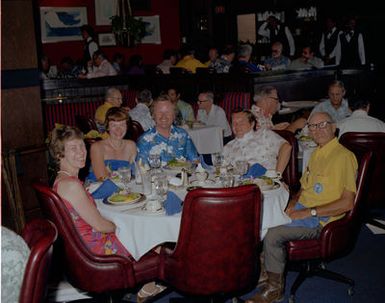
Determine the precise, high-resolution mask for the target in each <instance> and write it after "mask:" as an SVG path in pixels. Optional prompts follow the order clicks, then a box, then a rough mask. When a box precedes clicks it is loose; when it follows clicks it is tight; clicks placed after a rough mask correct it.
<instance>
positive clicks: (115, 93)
mask: <svg viewBox="0 0 385 303" xmlns="http://www.w3.org/2000/svg"><path fill="white" fill-rule="evenodd" d="M122 100H123V99H122V94H121V93H120V90H118V89H117V88H115V87H110V88H109V89H107V91H106V95H105V101H104V103H103V104H102V105H100V106H99V107H98V108H97V109H96V112H95V122H96V125H97V127H98V129H99V131H101V132H104V130H105V127H104V121H105V120H106V113H107V111H108V110H109V109H110V108H111V107H120V106H121V105H122Z"/></svg>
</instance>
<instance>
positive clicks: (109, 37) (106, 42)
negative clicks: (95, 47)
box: [98, 33, 116, 46]
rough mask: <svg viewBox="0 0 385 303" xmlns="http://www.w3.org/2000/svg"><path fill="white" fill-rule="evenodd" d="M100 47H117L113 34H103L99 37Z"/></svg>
mask: <svg viewBox="0 0 385 303" xmlns="http://www.w3.org/2000/svg"><path fill="white" fill-rule="evenodd" d="M98 39H99V45H100V46H115V45H116V40H115V35H114V34H113V33H101V34H99V35H98Z"/></svg>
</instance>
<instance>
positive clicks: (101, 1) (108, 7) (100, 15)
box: [95, 0, 118, 25]
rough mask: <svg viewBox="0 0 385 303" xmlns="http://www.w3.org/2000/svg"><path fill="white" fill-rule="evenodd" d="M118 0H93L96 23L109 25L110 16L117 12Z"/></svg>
mask: <svg viewBox="0 0 385 303" xmlns="http://www.w3.org/2000/svg"><path fill="white" fill-rule="evenodd" d="M117 3H118V0H95V20H96V25H111V19H110V18H111V17H112V16H114V15H116V13H117Z"/></svg>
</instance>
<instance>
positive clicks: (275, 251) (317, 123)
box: [247, 112, 358, 303]
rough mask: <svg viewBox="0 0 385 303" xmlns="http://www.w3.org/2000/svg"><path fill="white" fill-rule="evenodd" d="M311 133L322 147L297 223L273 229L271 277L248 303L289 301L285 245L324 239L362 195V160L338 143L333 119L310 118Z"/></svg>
mask: <svg viewBox="0 0 385 303" xmlns="http://www.w3.org/2000/svg"><path fill="white" fill-rule="evenodd" d="M307 125H308V128H309V131H310V135H311V136H312V138H313V140H314V141H315V142H316V143H317V144H318V147H317V149H316V150H315V151H314V152H313V154H312V155H311V157H310V161H309V164H308V166H307V168H306V171H305V172H304V173H303V175H302V178H301V190H300V192H299V193H298V195H297V196H296V197H294V198H293V199H292V200H291V201H289V204H288V207H287V209H286V213H287V215H288V216H289V217H290V218H291V219H292V223H290V224H287V225H281V226H277V227H273V228H270V229H269V231H268V232H267V234H266V237H265V239H264V244H263V251H264V258H265V260H264V267H265V270H266V274H265V275H262V274H261V277H260V279H259V281H258V282H259V284H258V286H261V285H262V284H264V285H265V286H264V287H263V290H262V292H261V293H258V294H257V295H256V296H254V297H253V298H252V299H250V300H248V301H247V302H254V303H255V302H264V303H266V302H278V301H280V300H282V299H283V296H284V285H285V283H284V275H283V273H284V269H285V264H286V248H285V243H286V242H287V241H290V240H298V239H312V238H317V237H319V235H320V232H321V230H322V227H323V226H325V224H327V223H329V222H331V221H334V220H337V219H339V218H341V217H342V216H343V215H344V214H345V213H346V212H347V211H349V210H351V209H352V208H353V202H354V197H355V193H356V180H355V179H356V173H357V167H358V165H357V160H356V158H355V156H354V154H353V153H352V152H350V151H349V150H348V149H346V148H345V147H343V146H342V145H341V144H340V143H339V142H338V141H337V138H336V137H335V130H336V125H335V123H334V121H333V120H332V118H331V117H330V115H329V114H327V113H325V112H317V113H314V114H312V115H311V116H310V118H309V120H308V124H307Z"/></svg>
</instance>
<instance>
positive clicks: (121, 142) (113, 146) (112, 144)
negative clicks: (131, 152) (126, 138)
mask: <svg viewBox="0 0 385 303" xmlns="http://www.w3.org/2000/svg"><path fill="white" fill-rule="evenodd" d="M108 141H109V142H110V145H111V147H112V149H114V150H120V149H122V147H123V143H124V142H123V140H121V141H120V145H119V146H115V145H114V143H113V142H112V140H111V138H109V139H108Z"/></svg>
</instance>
